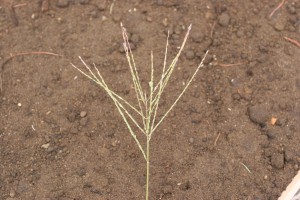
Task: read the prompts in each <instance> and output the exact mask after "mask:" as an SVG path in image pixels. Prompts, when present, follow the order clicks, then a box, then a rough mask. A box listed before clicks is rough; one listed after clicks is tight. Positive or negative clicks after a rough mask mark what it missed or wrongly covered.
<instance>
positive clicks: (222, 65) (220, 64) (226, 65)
mask: <svg viewBox="0 0 300 200" xmlns="http://www.w3.org/2000/svg"><path fill="white" fill-rule="evenodd" d="M243 64H245V63H233V64H222V63H217V64H216V65H217V66H220V67H233V66H238V65H243Z"/></svg>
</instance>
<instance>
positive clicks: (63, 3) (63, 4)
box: [56, 0, 70, 8]
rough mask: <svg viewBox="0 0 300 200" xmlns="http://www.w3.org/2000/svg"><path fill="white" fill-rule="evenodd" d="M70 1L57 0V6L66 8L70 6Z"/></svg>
mask: <svg viewBox="0 0 300 200" xmlns="http://www.w3.org/2000/svg"><path fill="white" fill-rule="evenodd" d="M69 3H70V1H69V0H57V2H56V6H57V7H59V8H66V7H68V6H69Z"/></svg>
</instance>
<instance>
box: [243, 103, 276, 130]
mask: <svg viewBox="0 0 300 200" xmlns="http://www.w3.org/2000/svg"><path fill="white" fill-rule="evenodd" d="M248 115H249V118H250V120H251V121H252V122H254V123H257V124H259V125H260V126H265V125H266V122H267V121H269V120H270V118H271V117H270V112H269V109H268V107H267V106H266V105H263V104H260V105H255V106H252V107H249V108H248Z"/></svg>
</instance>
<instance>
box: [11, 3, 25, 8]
mask: <svg viewBox="0 0 300 200" xmlns="http://www.w3.org/2000/svg"><path fill="white" fill-rule="evenodd" d="M23 6H27V3H20V4H17V5H14V6H13V8H19V7H23Z"/></svg>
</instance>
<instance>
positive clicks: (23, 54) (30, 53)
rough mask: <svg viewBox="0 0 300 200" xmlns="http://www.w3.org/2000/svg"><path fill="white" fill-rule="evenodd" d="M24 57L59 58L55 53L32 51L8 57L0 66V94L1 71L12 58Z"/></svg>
mask: <svg viewBox="0 0 300 200" xmlns="http://www.w3.org/2000/svg"><path fill="white" fill-rule="evenodd" d="M25 55H50V56H61V55H59V54H56V53H52V52H46V51H33V52H20V53H16V54H12V53H11V54H10V57H9V58H7V59H6V60H5V61H4V62H3V63H2V64H1V65H0V70H1V71H0V93H2V91H3V87H2V86H3V81H2V80H3V70H4V66H5V65H6V64H7V63H8V62H9V61H10V60H12V59H13V58H15V57H18V56H25Z"/></svg>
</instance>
